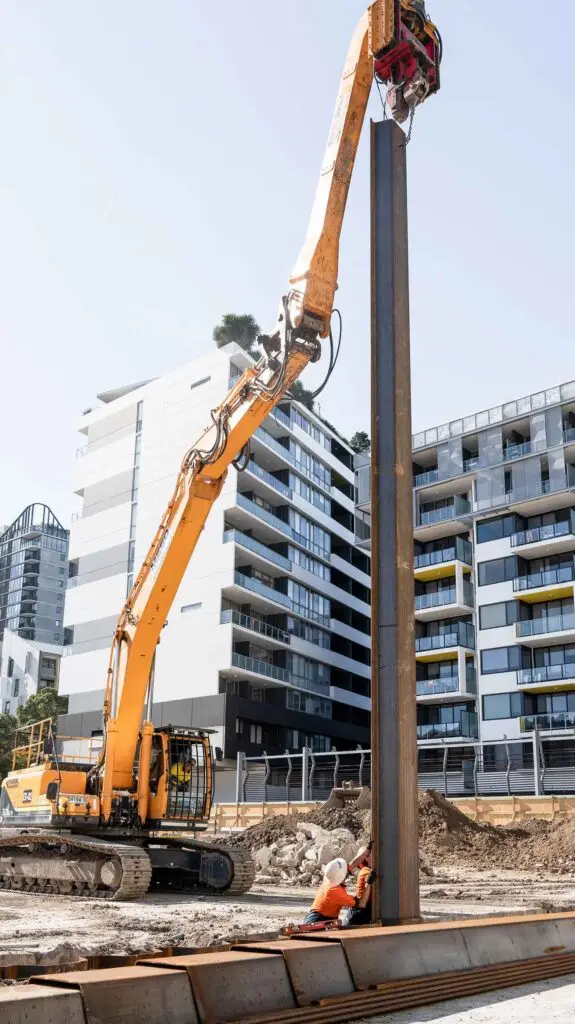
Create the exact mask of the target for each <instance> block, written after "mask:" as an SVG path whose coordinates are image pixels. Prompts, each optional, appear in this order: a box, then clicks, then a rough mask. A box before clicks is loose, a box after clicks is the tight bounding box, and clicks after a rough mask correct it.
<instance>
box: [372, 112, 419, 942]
mask: <svg viewBox="0 0 575 1024" xmlns="http://www.w3.org/2000/svg"><path fill="white" fill-rule="evenodd" d="M371 417H372V420H371V439H372V442H371V530H372V533H371V643H372V648H371V666H372V668H371V701H372V712H371V722H372V725H371V735H372V808H373V810H372V829H373V831H372V836H373V841H374V863H375V866H376V870H377V873H378V881H377V884H376V887H375V891H374V896H373V918H374V920H381V921H384V922H385V923H386V924H394V923H398V922H400V921H409V920H412V919H414V918H418V917H419V854H418V820H417V818H418V813H417V738H416V703H415V629H414V618H413V609H414V587H413V491H412V469H411V389H410V360H409V275H408V245H407V176H406V148H405V136H404V134H403V132H402V131H401V129H400V128H399V127H398V125H397V124H395V123H394V122H393V121H380V122H377V123H373V122H372V124H371Z"/></svg>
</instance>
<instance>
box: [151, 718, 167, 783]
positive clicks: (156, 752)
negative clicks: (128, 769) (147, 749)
mask: <svg viewBox="0 0 575 1024" xmlns="http://www.w3.org/2000/svg"><path fill="white" fill-rule="evenodd" d="M163 774H164V745H163V743H162V737H161V736H159V735H158V733H154V735H153V736H152V756H151V759H150V793H151V794H152V796H156V794H157V792H158V783H159V781H160V779H161V778H162V775H163Z"/></svg>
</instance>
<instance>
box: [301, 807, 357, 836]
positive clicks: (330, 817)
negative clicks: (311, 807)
mask: <svg viewBox="0 0 575 1024" xmlns="http://www.w3.org/2000/svg"><path fill="white" fill-rule="evenodd" d="M298 820H299V821H307V822H309V824H310V825H319V826H320V828H325V829H326V831H327V832H333V830H334V829H336V828H346V829H347V830H348V832H351V834H352V835H353V837H354V839H363V838H366V837H367V838H369V830H370V828H371V812H370V811H354V810H353V808H352V807H342V808H337V807H336V808H330V807H319V808H318V810H317V811H312V812H311V813H310V814H303V815H302V816H301V817H300V818H299V819H298Z"/></svg>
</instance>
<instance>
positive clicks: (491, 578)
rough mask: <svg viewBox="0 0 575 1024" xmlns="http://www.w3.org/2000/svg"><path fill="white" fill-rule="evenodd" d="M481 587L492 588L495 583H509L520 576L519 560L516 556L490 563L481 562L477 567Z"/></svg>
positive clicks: (492, 560) (494, 559)
mask: <svg viewBox="0 0 575 1024" xmlns="http://www.w3.org/2000/svg"><path fill="white" fill-rule="evenodd" d="M477 569H478V577H479V586H480V587H485V586H492V585H493V584H494V583H507V582H509V580H512V579H515V577H516V576H517V575H518V567H517V559H516V558H515V556H514V555H510V556H509V557H508V558H493V559H491V561H489V562H480V563H479V565H478V566H477Z"/></svg>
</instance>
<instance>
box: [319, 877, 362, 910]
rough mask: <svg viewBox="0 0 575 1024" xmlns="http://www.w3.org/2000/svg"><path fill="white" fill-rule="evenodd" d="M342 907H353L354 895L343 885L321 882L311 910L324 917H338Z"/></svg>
mask: <svg viewBox="0 0 575 1024" xmlns="http://www.w3.org/2000/svg"><path fill="white" fill-rule="evenodd" d="M343 907H355V896H350V894H349V893H348V891H347V889H346V888H345V885H330V884H329V882H327V881H326V882H323V883H322V884H321V886H320V888H319V889H318V892H317V896H316V898H315V900H314V901H313V903H312V908H311V909H312V910H315V912H316V914H323V916H324V917H333V918H334V919H335V918H336V917H339V912H340V910H341V909H342V908H343Z"/></svg>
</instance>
